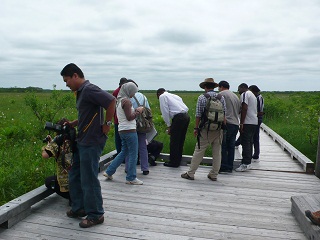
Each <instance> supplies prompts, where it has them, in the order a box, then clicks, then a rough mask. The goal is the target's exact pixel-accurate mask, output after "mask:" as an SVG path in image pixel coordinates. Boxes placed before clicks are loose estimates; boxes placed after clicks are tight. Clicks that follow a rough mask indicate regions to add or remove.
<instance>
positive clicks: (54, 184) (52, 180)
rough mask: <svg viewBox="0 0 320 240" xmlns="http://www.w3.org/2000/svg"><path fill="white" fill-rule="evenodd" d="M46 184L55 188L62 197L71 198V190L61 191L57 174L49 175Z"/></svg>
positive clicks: (50, 187)
mask: <svg viewBox="0 0 320 240" xmlns="http://www.w3.org/2000/svg"><path fill="white" fill-rule="evenodd" d="M44 184H45V185H46V187H47V188H49V189H51V190H53V191H54V192H56V193H57V194H58V195H60V196H61V197H63V198H66V199H69V200H70V195H69V192H61V191H60V185H59V183H58V180H57V176H56V175H54V176H49V177H47V178H46V180H45V183H44Z"/></svg>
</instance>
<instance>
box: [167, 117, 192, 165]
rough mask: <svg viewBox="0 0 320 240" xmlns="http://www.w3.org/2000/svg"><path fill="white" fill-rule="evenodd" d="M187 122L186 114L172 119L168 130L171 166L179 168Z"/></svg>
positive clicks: (188, 118) (188, 119)
mask: <svg viewBox="0 0 320 240" xmlns="http://www.w3.org/2000/svg"><path fill="white" fill-rule="evenodd" d="M189 122H190V117H189V115H188V113H179V114H176V115H175V116H174V117H173V119H172V122H171V128H170V132H171V134H170V163H171V164H172V165H173V166H180V162H181V159H182V152H183V145H184V140H185V138H186V133H187V130H188V126H189Z"/></svg>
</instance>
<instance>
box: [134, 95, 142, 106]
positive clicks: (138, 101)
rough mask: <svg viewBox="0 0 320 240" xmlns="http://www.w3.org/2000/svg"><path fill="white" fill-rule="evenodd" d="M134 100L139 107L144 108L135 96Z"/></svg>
mask: <svg viewBox="0 0 320 240" xmlns="http://www.w3.org/2000/svg"><path fill="white" fill-rule="evenodd" d="M133 98H134V100H135V101H136V103H137V104H138V106H139V107H140V106H142V105H141V104H140V103H139V101H138V99H137V98H136V96H133ZM143 103H144V102H143Z"/></svg>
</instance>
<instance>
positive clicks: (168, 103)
mask: <svg viewBox="0 0 320 240" xmlns="http://www.w3.org/2000/svg"><path fill="white" fill-rule="evenodd" d="M157 97H158V99H159V102H160V110H161V114H162V117H163V120H164V121H165V123H166V125H167V131H168V134H169V135H170V160H169V162H168V163H164V166H166V167H179V166H180V163H181V159H182V152H183V145H184V140H185V138H186V133H187V129H188V126H189V122H190V117H189V115H188V110H189V109H188V107H187V106H186V105H185V104H184V102H183V100H182V98H181V97H179V96H178V95H175V94H172V93H168V92H167V91H166V90H165V89H164V88H159V89H158V90H157Z"/></svg>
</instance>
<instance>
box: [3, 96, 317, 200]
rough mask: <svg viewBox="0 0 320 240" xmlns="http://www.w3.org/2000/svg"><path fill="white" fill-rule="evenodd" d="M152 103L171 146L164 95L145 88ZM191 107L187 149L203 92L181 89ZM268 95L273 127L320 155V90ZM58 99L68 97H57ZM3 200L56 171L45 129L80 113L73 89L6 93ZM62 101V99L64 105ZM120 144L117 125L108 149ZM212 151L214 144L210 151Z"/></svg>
mask: <svg viewBox="0 0 320 240" xmlns="http://www.w3.org/2000/svg"><path fill="white" fill-rule="evenodd" d="M144 94H145V95H146V96H147V98H148V100H149V104H150V106H151V109H152V112H153V115H154V122H155V125H156V128H157V131H158V136H157V137H156V140H158V141H161V142H163V143H164V149H163V152H167V153H168V152H169V136H168V135H167V134H166V133H165V130H166V125H165V123H164V121H163V120H162V117H161V114H160V109H159V101H158V99H157V98H156V94H155V92H150V91H148V92H144ZM176 94H178V95H179V96H181V97H182V98H183V100H184V101H185V103H186V104H187V106H188V107H189V114H190V117H191V122H190V125H189V129H188V133H187V136H186V141H185V146H184V154H186V155H192V154H193V150H194V147H195V144H196V139H195V138H194V136H193V127H194V124H195V117H194V116H195V107H196V102H197V98H198V96H199V95H200V94H201V92H177V93H176ZM263 96H264V98H265V106H266V107H265V112H266V115H265V120H264V123H266V124H267V125H268V126H269V127H271V128H272V129H273V130H274V131H276V132H277V133H278V134H280V135H281V136H282V137H283V138H285V139H286V140H287V141H288V142H290V143H291V144H292V145H293V146H295V147H296V148H297V149H298V150H299V151H301V152H302V153H303V154H305V155H306V156H307V157H308V158H310V159H311V160H312V161H315V158H316V153H317V141H318V125H319V124H318V118H319V112H320V105H319V104H320V101H319V100H320V94H319V93H318V92H311V93H310V92H308V93H306V92H299V93H296V92H292V93H270V92H266V93H263ZM26 97H27V99H29V105H30V102H31V104H32V103H34V102H37V101H38V103H41V104H40V105H41V106H42V109H40V110H39V111H40V112H41V111H42V112H47V114H44V115H43V116H40V117H39V116H38V117H39V118H40V120H39V118H37V117H36V115H35V114H34V112H33V111H32V110H31V108H30V107H29V106H27V105H26V101H25V99H26ZM58 100H61V101H62V102H63V101H67V102H64V103H61V102H60V103H57V102H58ZM0 101H1V105H0V123H1V128H0V158H1V160H0V176H1V177H0V205H2V204H4V203H6V202H8V201H10V200H11V199H14V198H16V197H18V196H20V195H22V194H24V193H26V192H28V191H30V190H32V189H34V188H36V187H38V186H40V185H42V184H43V182H44V179H45V177H46V176H49V175H53V174H54V172H55V171H54V160H52V159H49V160H45V159H42V157H41V148H42V146H43V145H44V143H43V142H42V139H43V138H45V137H46V135H47V134H48V131H45V130H44V129H43V126H44V123H45V121H51V120H52V121H54V122H56V121H57V120H58V119H60V118H62V117H66V118H68V119H70V120H72V119H75V118H76V116H77V112H76V109H75V99H74V96H73V94H72V93H70V92H55V93H52V92H46V93H36V94H34V95H32V94H30V93H29V94H28V93H3V92H2V93H0ZM61 104H62V105H61ZM52 109H55V111H51V110H52ZM114 149H115V145H114V131H113V129H112V130H111V132H110V134H109V140H108V141H107V144H106V147H105V149H104V152H103V153H108V152H110V151H112V150H114ZM206 155H207V156H210V155H211V152H210V150H209V149H208V150H207V152H206Z"/></svg>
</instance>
